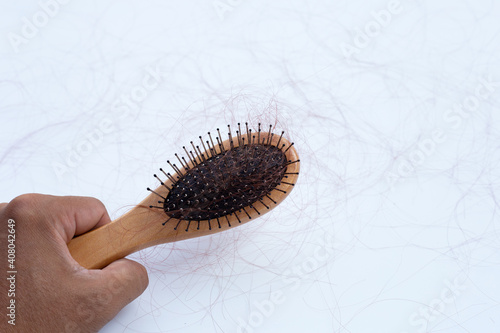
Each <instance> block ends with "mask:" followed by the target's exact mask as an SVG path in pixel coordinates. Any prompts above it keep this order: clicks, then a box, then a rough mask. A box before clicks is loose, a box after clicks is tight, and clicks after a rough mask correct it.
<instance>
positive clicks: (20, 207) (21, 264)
mask: <svg viewBox="0 0 500 333" xmlns="http://www.w3.org/2000/svg"><path fill="white" fill-rule="evenodd" d="M9 219H13V220H14V221H15V251H16V253H15V263H14V265H15V269H16V270H17V273H16V274H15V279H16V281H15V297H14V299H15V307H16V309H15V312H16V313H15V319H16V320H15V324H16V325H15V326H12V325H10V324H9V323H8V320H10V318H9V317H7V316H6V314H7V313H9V310H8V309H6V307H7V306H9V305H10V303H9V302H10V300H11V299H12V297H9V296H8V293H9V289H10V283H9V281H7V280H6V278H5V276H7V277H8V276H9V274H7V271H10V270H11V269H10V268H9V267H8V266H9V264H10V263H9V262H8V244H9V243H8V235H9V227H8V220H9ZM109 222H110V218H109V215H108V213H107V211H106V208H105V207H104V205H103V204H102V203H101V202H100V201H99V200H97V199H94V198H88V197H56V196H49V195H41V194H25V195H22V196H19V197H17V198H15V199H14V200H12V201H11V202H10V203H2V204H0V256H1V258H0V269H1V273H2V275H1V276H2V279H1V280H0V281H1V284H0V286H1V289H0V308H1V309H3V311H2V312H1V313H0V314H1V317H0V318H1V319H0V332H68V333H69V332H71V333H77V332H97V331H98V330H99V329H100V328H102V327H103V326H104V325H105V324H106V323H108V322H109V321H110V320H111V319H112V318H113V317H115V315H116V314H117V313H118V312H119V311H120V310H121V309H122V308H123V307H124V306H125V305H127V304H128V303H130V302H131V301H132V300H134V299H135V298H137V297H138V296H139V295H140V294H142V292H143V291H144V290H145V289H146V287H147V285H148V275H147V272H146V269H145V268H144V267H143V266H142V265H140V264H138V263H136V262H134V261H131V260H128V259H120V260H117V261H115V262H113V263H112V264H110V265H109V266H107V267H105V268H104V269H102V270H87V269H85V268H83V267H81V266H80V265H79V264H78V263H77V262H76V261H75V260H74V259H73V258H72V257H71V255H70V253H69V250H68V247H67V243H68V242H69V241H70V240H71V239H72V238H73V237H74V236H77V235H80V234H82V233H85V232H87V231H89V230H92V229H94V228H97V227H99V226H102V225H104V224H106V223H109Z"/></svg>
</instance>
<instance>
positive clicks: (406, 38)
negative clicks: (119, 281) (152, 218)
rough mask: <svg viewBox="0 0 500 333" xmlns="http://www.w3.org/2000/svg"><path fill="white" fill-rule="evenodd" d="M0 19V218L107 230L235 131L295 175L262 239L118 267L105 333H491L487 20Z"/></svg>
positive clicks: (383, 8) (185, 8)
mask: <svg viewBox="0 0 500 333" xmlns="http://www.w3.org/2000/svg"><path fill="white" fill-rule="evenodd" d="M0 3H1V4H0V36H1V38H0V54H1V56H0V58H1V61H0V110H1V118H0V119H1V122H0V138H1V141H0V184H1V186H0V201H2V202H6V201H10V200H11V199H12V198H14V197H15V196H17V195H19V194H22V193H27V192H39V193H48V194H55V195H88V196H94V197H97V198H99V199H100V200H102V201H103V202H104V203H105V204H106V206H107V208H108V210H109V212H110V214H111V215H112V217H113V218H116V217H118V216H120V215H121V214H123V213H124V212H125V211H126V210H127V209H129V208H130V207H132V206H133V205H134V204H136V203H138V202H139V201H140V200H142V199H143V198H144V197H145V196H146V195H147V194H148V193H147V192H146V191H145V188H146V187H147V186H155V185H157V182H156V181H155V179H154V178H153V177H152V174H153V173H155V172H157V170H158V168H159V167H166V166H167V165H166V160H167V159H169V158H173V154H174V153H175V152H181V148H182V146H183V145H187V144H189V141H190V140H194V139H197V137H198V135H203V134H205V133H206V132H208V131H214V130H215V129H216V128H217V127H221V128H222V127H224V126H226V125H227V124H232V125H235V124H236V123H237V122H238V121H241V122H245V121H250V122H251V123H252V124H256V123H257V122H258V121H262V122H263V123H266V124H268V123H270V122H271V123H273V124H274V123H276V124H277V127H276V130H277V131H280V130H281V129H284V130H286V131H287V135H288V137H289V138H290V139H291V140H293V141H295V142H296V145H297V149H298V151H299V153H300V155H301V160H302V174H301V176H300V179H299V183H298V185H297V187H296V189H295V190H294V192H293V193H292V195H291V196H290V197H289V198H288V199H287V200H286V201H285V202H284V203H283V204H282V205H280V206H279V207H278V208H276V209H275V210H274V211H273V212H271V213H270V214H268V215H266V216H265V217H262V218H261V219H259V220H257V221H254V222H252V223H249V224H246V225H245V226H242V227H240V228H237V229H233V230H231V231H228V232H226V233H223V234H219V235H216V236H213V237H205V238H202V239H195V240H189V241H184V242H180V243H178V244H170V245H164V246H159V247H156V248H152V249H149V250H146V251H143V252H141V253H139V254H136V255H134V256H133V258H135V259H137V260H139V261H140V262H142V263H143V264H145V265H146V266H147V268H148V270H149V272H150V286H149V287H148V289H147V290H146V291H145V293H144V294H143V295H142V296H141V297H140V298H139V299H137V300H136V301H134V302H133V303H131V304H130V305H129V306H127V307H126V308H125V309H124V310H123V311H122V312H121V313H120V314H119V315H118V316H117V317H116V318H115V319H114V320H113V321H112V322H111V323H109V324H108V325H107V326H106V327H105V328H104V329H103V330H102V331H103V332H150V333H153V332H259V333H260V332H262V333H264V332H356V333H357V332H394V333H402V332H408V333H410V332H443V333H444V332H450V333H451V332H453V333H458V332H483V333H487V332H499V331H500V304H499V301H500V284H499V283H498V282H499V280H500V270H499V265H500V251H499V247H500V235H499V232H500V230H499V227H500V218H499V216H498V213H499V203H500V190H499V186H500V140H499V139H500V131H499V129H500V123H499V119H500V117H499V115H498V112H499V106H500V70H499V65H500V60H499V55H500V35H499V32H500V26H499V23H498V22H499V19H500V4H499V3H498V2H495V1H493V0H490V1H488V0H474V1H472V0H468V1H466V0H462V1H455V0H453V1H452V0H448V1H444V0H443V1H424V0H401V1H378V0H377V1H368V0H355V1H347V0H346V1H305V0H291V1H290V0H288V1H281V0H279V1H278V0H276V1H259V0H258V1H236V0H231V1H230V0H221V1H215V2H211V1H184V2H173V1H159V0H156V1H132V0H126V1H125V0H122V1H110V0H101V1H95V0H94V1H82V0H72V1H66V2H65V3H63V1H62V0H61V1H60V4H59V5H58V6H54V5H53V4H54V1H52V2H51V1H48V0H40V1H23V2H22V3H21V2H11V1H6V0H2V1H1V2H0ZM46 3H52V5H50V6H46V5H44V4H46ZM217 6H218V7H217ZM44 8H45V9H44ZM151 73H160V74H154V75H153V76H152V75H151ZM155 75H156V76H155ZM158 75H159V76H158ZM155 77H156V79H155ZM488 82H489V83H488ZM144 83H146V86H145V85H144ZM127 98H128V99H131V100H132V102H130V103H128V104H127V102H126V101H125V100H126V99H127ZM134 99H135V102H134ZM245 325H246V328H243V326H245Z"/></svg>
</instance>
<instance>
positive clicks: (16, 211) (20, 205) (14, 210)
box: [6, 193, 41, 217]
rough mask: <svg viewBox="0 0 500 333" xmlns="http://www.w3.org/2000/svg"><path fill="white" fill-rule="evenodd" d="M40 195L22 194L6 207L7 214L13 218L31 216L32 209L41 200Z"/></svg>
mask: <svg viewBox="0 0 500 333" xmlns="http://www.w3.org/2000/svg"><path fill="white" fill-rule="evenodd" d="M40 196H41V195H40V194H35V193H29V194H22V195H20V196H18V197H16V198H14V199H12V201H11V202H9V203H8V204H7V206H6V213H7V214H8V215H10V216H12V217H19V216H23V215H24V214H29V213H30V211H31V210H32V207H33V206H34V205H36V203H37V202H38V201H39V200H40Z"/></svg>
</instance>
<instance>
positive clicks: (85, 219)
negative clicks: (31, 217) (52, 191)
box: [44, 196, 111, 243]
mask: <svg viewBox="0 0 500 333" xmlns="http://www.w3.org/2000/svg"><path fill="white" fill-rule="evenodd" d="M44 197H45V196H44ZM45 200H46V202H45V207H46V208H47V211H48V212H50V215H51V216H52V222H53V226H54V227H55V229H56V230H57V231H58V232H59V234H60V236H61V238H62V239H63V241H64V242H65V243H68V242H69V241H70V240H71V239H72V238H73V237H74V236H78V235H81V234H83V233H85V232H87V231H89V230H92V229H94V228H97V227H100V226H102V225H105V224H107V223H109V222H110V221H111V220H110V218H109V215H108V212H107V211H106V208H105V207H104V204H103V203H102V202H101V201H99V200H98V199H96V198H91V197H72V196H67V197H55V196H46V199H45ZM54 216H55V217H56V218H55V219H54Z"/></svg>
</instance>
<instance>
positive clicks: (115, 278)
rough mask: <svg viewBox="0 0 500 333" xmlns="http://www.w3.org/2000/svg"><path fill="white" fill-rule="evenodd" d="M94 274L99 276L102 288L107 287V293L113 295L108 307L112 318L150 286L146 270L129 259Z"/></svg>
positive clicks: (113, 263)
mask: <svg viewBox="0 0 500 333" xmlns="http://www.w3.org/2000/svg"><path fill="white" fill-rule="evenodd" d="M93 272H94V273H96V274H98V275H99V280H100V282H102V284H101V286H106V289H107V292H108V293H110V294H111V295H112V297H110V301H109V304H108V305H107V310H108V311H109V312H110V315H111V316H112V317H114V316H115V315H116V314H117V313H118V312H119V311H120V310H121V309H122V308H123V307H125V306H126V305H127V304H129V303H130V302H132V301H133V300H134V299H136V298H137V297H139V296H140V295H141V294H142V293H143V292H144V290H146V288H147V286H148V284H149V279H148V274H147V271H146V268H144V266H142V265H141V264H139V263H137V262H135V261H132V260H129V259H120V260H117V261H115V262H112V263H111V264H109V265H108V266H106V267H105V268H103V269H102V270H96V271H93ZM109 319H111V318H109Z"/></svg>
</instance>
